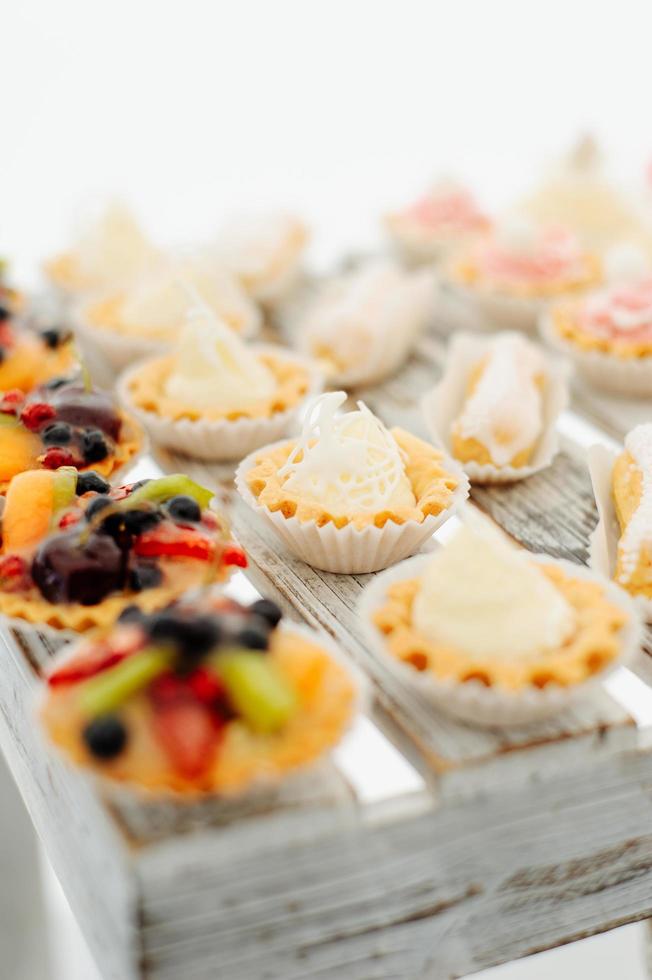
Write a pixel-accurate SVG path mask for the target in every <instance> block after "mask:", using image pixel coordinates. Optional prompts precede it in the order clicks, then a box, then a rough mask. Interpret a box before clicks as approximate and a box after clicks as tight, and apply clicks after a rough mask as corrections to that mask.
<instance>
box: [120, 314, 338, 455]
mask: <svg viewBox="0 0 652 980" xmlns="http://www.w3.org/2000/svg"><path fill="white" fill-rule="evenodd" d="M321 384H322V379H321V375H320V373H319V371H318V370H317V368H316V366H315V365H314V364H313V363H312V362H309V361H308V360H307V359H305V358H302V357H300V356H298V355H295V354H292V353H290V352H287V351H285V350H282V349H281V348H278V347H271V346H266V345H252V346H248V345H247V344H245V343H244V342H243V341H242V340H240V339H239V338H238V337H237V336H236V335H235V334H234V333H233V331H232V330H231V329H229V327H228V326H227V325H226V323H225V322H224V321H223V320H222V319H220V318H219V317H218V316H217V315H216V314H215V312H214V311H213V310H212V309H211V308H210V307H208V306H207V305H206V304H204V303H197V302H196V305H195V306H194V307H192V308H191V309H189V310H188V312H187V314H186V319H185V326H184V328H183V330H182V332H181V334H180V336H179V339H178V343H177V345H176V346H175V348H174V349H173V351H172V352H171V353H170V354H167V355H163V356H160V357H154V358H149V359H147V360H145V361H142V362H141V363H139V364H136V365H135V366H134V367H132V368H130V369H128V370H127V371H126V372H125V373H124V375H123V376H122V377H121V379H120V381H119V383H118V391H119V394H120V397H121V399H122V401H123V402H124V403H125V404H126V405H130V406H131V409H132V411H133V413H134V415H135V416H136V417H137V418H139V419H140V420H141V421H142V423H143V424H144V425H145V427H146V428H147V429H148V431H149V432H150V434H151V436H152V439H153V440H154V441H155V442H156V443H158V444H159V445H162V446H165V447H166V448H168V449H174V450H177V451H178V452H183V453H186V454H188V455H191V456H195V457H197V458H198V459H210V460H226V459H241V458H242V457H243V456H245V455H246V454H247V453H249V452H251V451H252V450H253V449H255V448H257V447H258V446H261V445H264V444H265V443H266V442H268V441H269V440H270V439H277V438H279V437H280V436H282V435H286V434H287V433H288V432H289V431H290V430H291V429H292V427H293V425H294V424H295V421H296V418H297V415H298V413H299V412H300V410H301V408H302V406H303V405H304V404H305V402H306V399H307V398H308V397H310V396H311V395H314V394H316V393H317V392H318V391H320V390H321Z"/></svg>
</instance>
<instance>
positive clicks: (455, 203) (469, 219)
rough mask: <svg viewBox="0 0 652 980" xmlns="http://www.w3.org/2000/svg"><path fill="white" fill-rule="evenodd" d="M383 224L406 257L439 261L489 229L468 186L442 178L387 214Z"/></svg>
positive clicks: (486, 218)
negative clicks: (411, 200) (426, 190)
mask: <svg viewBox="0 0 652 980" xmlns="http://www.w3.org/2000/svg"><path fill="white" fill-rule="evenodd" d="M384 225H385V228H386V230H387V232H388V233H389V235H390V237H391V239H392V241H393V243H394V244H395V245H396V247H397V248H398V250H399V251H400V253H401V254H402V255H403V256H404V257H405V258H407V259H408V260H410V261H413V262H438V261H441V260H442V259H444V258H447V257H448V256H450V254H451V252H453V251H454V250H456V249H458V248H459V247H460V246H461V245H462V244H463V243H464V242H466V241H468V239H469V238H470V237H473V236H475V235H479V234H482V233H485V232H487V231H489V229H490V228H491V221H490V219H489V217H488V216H487V214H486V213H485V212H484V211H483V210H482V208H481V207H480V206H479V204H478V203H477V201H476V200H475V198H474V196H473V194H472V193H471V192H470V191H469V190H468V189H467V188H465V187H464V186H462V185H461V184H459V183H457V182H456V181H452V180H448V179H442V180H439V181H437V182H436V183H435V184H434V185H433V186H432V187H431V188H430V190H429V191H428V192H427V193H426V194H424V195H423V196H422V197H420V198H418V199H417V200H416V201H414V203H412V204H410V205H409V206H408V207H406V208H404V209H403V210H401V211H394V212H392V213H390V214H388V215H386V216H385V219H384Z"/></svg>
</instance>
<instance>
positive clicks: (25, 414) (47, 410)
mask: <svg viewBox="0 0 652 980" xmlns="http://www.w3.org/2000/svg"><path fill="white" fill-rule="evenodd" d="M56 414H57V413H56V411H55V410H54V408H53V407H52V405H48V404H47V403H46V402H32V404H31V405H26V406H25V408H24V409H23V410H22V412H21V413H20V421H21V422H22V423H23V425H24V426H25V427H26V428H27V429H31V431H32V432H36V431H37V429H40V428H41V426H42V425H44V424H45V423H46V422H49V421H50V420H51V419H53V418H54V417H55V416H56ZM70 465H71V464H70V463H57V466H70ZM51 469H53V467H51Z"/></svg>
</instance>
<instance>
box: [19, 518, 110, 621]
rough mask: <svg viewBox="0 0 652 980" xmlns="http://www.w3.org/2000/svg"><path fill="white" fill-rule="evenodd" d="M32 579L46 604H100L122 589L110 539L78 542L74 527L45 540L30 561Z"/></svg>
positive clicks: (93, 536)
mask: <svg viewBox="0 0 652 980" xmlns="http://www.w3.org/2000/svg"><path fill="white" fill-rule="evenodd" d="M31 572H32V579H33V581H34V584H35V585H36V586H37V588H38V589H39V591H40V592H41V594H42V595H43V596H44V598H45V599H47V600H48V601H49V602H79V603H81V604H82V605H85V606H90V605H95V604H96V603H98V602H101V601H102V599H104V598H105V596H107V595H110V593H111V592H115V591H116V590H118V589H119V588H121V586H122V582H123V579H124V571H123V555H122V552H121V550H120V548H119V547H118V546H117V544H116V543H115V542H114V541H113V539H112V538H110V537H108V536H107V535H104V534H91V535H90V536H89V537H88V538H87V539H86V540H83V539H82V538H80V535H79V532H78V530H77V528H76V527H74V528H73V529H72V530H66V531H63V532H61V533H59V534H55V535H53V536H52V537H49V538H46V539H45V541H43V542H42V543H41V545H40V546H39V547H38V549H37V551H36V554H35V556H34V559H33V561H32V569H31Z"/></svg>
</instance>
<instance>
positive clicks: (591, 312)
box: [541, 267, 652, 399]
mask: <svg viewBox="0 0 652 980" xmlns="http://www.w3.org/2000/svg"><path fill="white" fill-rule="evenodd" d="M541 331H542V335H543V337H544V338H545V339H546V340H547V341H548V342H549V343H550V344H551V345H552V346H553V347H555V348H556V349H558V350H560V351H562V352H563V353H564V354H566V355H567V356H568V357H570V358H571V360H572V361H573V364H574V365H575V367H576V369H577V371H578V372H579V373H580V374H581V375H582V376H583V377H584V378H585V379H586V380H587V381H589V382H590V383H591V384H593V385H595V386H596V387H599V388H602V389H604V390H605V391H611V392H614V393H615V394H622V395H625V396H630V397H639V398H651V399H652V267H650V269H649V270H648V272H647V274H644V275H643V276H640V277H638V278H634V279H628V280H626V281H623V282H620V283H615V284H614V285H611V286H607V287H606V288H604V289H601V290H597V291H595V292H592V293H590V294H588V295H587V296H585V297H582V298H580V299H578V300H575V301H566V302H560V303H557V304H555V305H554V306H553V307H551V309H550V310H549V311H548V313H547V314H546V315H544V316H543V317H542V321H541Z"/></svg>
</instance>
